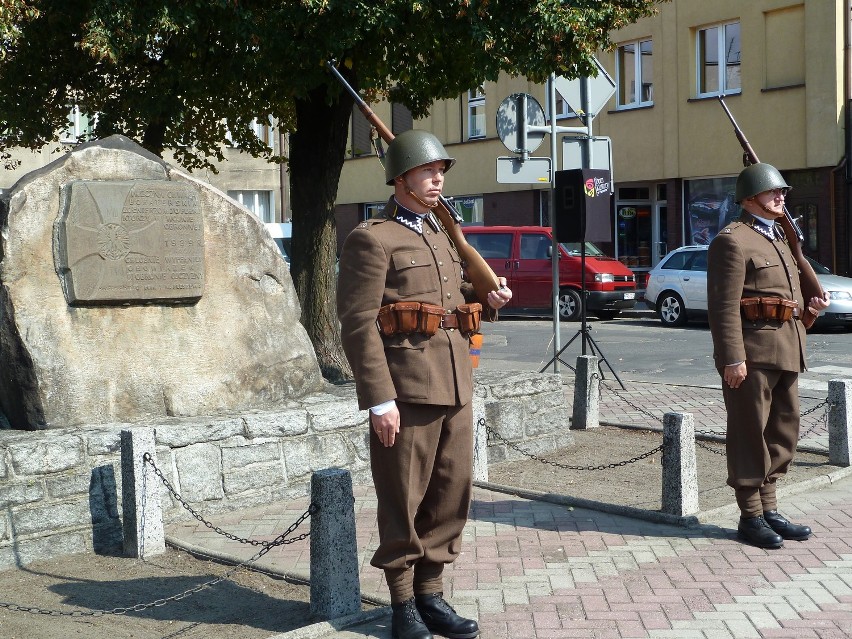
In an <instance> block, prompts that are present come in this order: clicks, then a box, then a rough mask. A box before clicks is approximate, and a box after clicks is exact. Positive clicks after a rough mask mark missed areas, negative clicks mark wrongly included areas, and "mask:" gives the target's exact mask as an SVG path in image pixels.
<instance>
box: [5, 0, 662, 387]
mask: <svg viewBox="0 0 852 639" xmlns="http://www.w3.org/2000/svg"><path fill="white" fill-rule="evenodd" d="M662 1H665V0H0V45H2V46H0V92H2V94H0V160H3V159H5V160H7V161H8V160H9V158H10V154H9V150H10V149H11V148H12V147H16V146H17V147H28V148H33V149H38V148H40V147H42V146H44V145H46V144H48V143H50V142H52V141H55V140H57V138H58V136H59V134H60V132H61V131H62V130H63V129H64V128H65V126H66V124H67V120H66V118H67V116H68V113H69V110H70V107H71V106H72V105H77V106H78V107H79V108H80V110H81V111H82V112H84V113H86V114H89V115H90V116H92V115H96V120H95V122H96V126H95V131H94V136H95V137H97V138H103V137H106V136H109V135H112V134H115V133H120V134H123V135H125V136H127V137H129V138H131V139H134V140H136V141H137V142H139V143H140V144H141V145H142V146H144V147H145V148H146V149H148V150H149V151H151V152H153V153H156V154H158V155H161V154H162V153H163V151H164V149H169V150H171V152H172V153H174V155H175V157H176V160H177V161H178V162H179V163H180V164H181V165H183V166H184V167H185V168H187V169H190V170H192V169H197V168H205V169H208V170H212V171H215V170H216V167H215V161H217V160H218V161H221V160H222V159H223V158H224V154H223V149H224V148H225V146H226V145H227V144H229V143H230V142H229V139H228V135H230V140H231V141H233V143H234V144H236V145H237V146H239V147H240V148H241V149H242V150H243V151H245V152H248V153H251V154H252V155H253V156H255V157H263V158H267V159H269V160H270V161H275V162H287V165H288V168H289V171H290V176H291V202H292V217H293V224H294V226H293V256H292V257H293V261H292V271H291V273H292V276H293V280H294V282H295V285H296V291H297V293H298V295H299V299H300V301H301V303H302V323H303V324H304V325H305V327H306V329H307V331H308V334H309V335H310V336H311V339H312V341H313V343H314V346H315V349H316V352H317V357H318V359H319V360H320V366H321V368H322V370H323V372H324V373H325V374H326V375H327V376H328V377H329V378H330V379H339V378H341V377H343V376H345V375H346V373H347V366H346V362H345V358H343V356H342V353H341V350H340V348H339V343H337V342H336V339H337V321H336V316H335V313H334V305H333V299H334V295H333V290H334V278H333V268H334V252H335V248H336V241H335V224H334V201H335V199H336V195H337V182H338V180H339V177H340V172H341V168H342V165H343V159H344V153H345V149H346V141H347V124H348V122H349V118H350V114H351V110H352V98H351V97H350V96H349V95H348V94H346V93H345V92H344V91H343V89H342V88H341V87H340V86H339V84H338V83H337V82H336V80H334V79H333V78H332V77H331V76H330V74H329V73H328V71H327V69H326V66H325V63H326V61H328V60H336V61H337V63H338V64H339V67H340V69H341V71H342V73H343V74H344V75H345V76H346V77H347V79H348V80H349V82H350V84H352V86H353V87H355V88H356V90H359V91H360V92H361V93H362V95H364V97H365V98H366V99H367V100H368V101H374V100H377V99H380V98H386V99H389V100H392V101H394V102H401V103H403V104H405V105H406V106H407V107H408V108H409V109H410V110H411V112H412V113H413V115H414V116H415V117H419V116H424V115H426V114H427V113H428V111H429V108H430V106H431V104H432V103H433V102H434V101H435V100H437V99H443V98H455V97H458V96H459V95H460V94H461V93H463V92H464V91H466V90H467V89H469V88H471V87H476V86H479V85H481V84H482V83H483V82H485V81H488V80H496V79H497V77H498V75H499V74H500V72H501V71H502V72H506V73H508V74H510V75H515V76H521V75H522V76H527V77H528V78H530V79H531V80H533V81H536V82H541V81H543V80H545V79H546V78H547V76H548V75H549V74H550V73H552V72H556V73H558V74H560V75H564V76H568V77H578V76H582V75H586V74H589V73H594V72H595V67H594V66H593V63H592V55H593V54H594V52H595V51H597V50H598V49H600V48H606V47H608V46H610V41H609V33H610V31H612V30H613V29H617V28H619V27H621V26H624V25H625V24H627V23H630V22H633V21H635V20H637V19H638V18H640V17H643V16H646V15H650V14H651V13H652V12H653V11H654V10H655V7H656V5H657V4H659V3H660V2H662ZM270 119H271V120H273V121H275V122H276V123H277V124H278V126H279V129H280V130H281V131H284V132H290V133H291V136H290V157H287V158H285V157H283V156H280V155H278V156H276V155H275V154H274V151H273V149H272V148H270V147H268V146H267V145H266V144H265V143H264V142H262V141H261V140H259V139H258V138H257V137H256V136H255V134H254V131H253V129H252V126H251V125H252V122H253V121H255V120H257V121H261V122H266V121H269V120H270Z"/></svg>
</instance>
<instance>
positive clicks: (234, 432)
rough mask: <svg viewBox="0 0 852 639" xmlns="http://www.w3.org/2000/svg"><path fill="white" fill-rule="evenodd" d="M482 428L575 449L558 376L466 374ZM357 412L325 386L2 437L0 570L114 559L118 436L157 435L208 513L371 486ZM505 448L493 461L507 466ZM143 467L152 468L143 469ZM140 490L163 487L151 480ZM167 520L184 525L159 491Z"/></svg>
mask: <svg viewBox="0 0 852 639" xmlns="http://www.w3.org/2000/svg"><path fill="white" fill-rule="evenodd" d="M475 392H476V394H477V397H479V398H480V399H482V400H483V401H484V404H485V414H486V420H487V423H488V425H489V426H491V427H493V428H494V429H495V431H496V432H498V433H499V434H500V435H501V437H504V438H506V439H508V440H510V441H512V442H513V443H517V444H519V445H521V446H523V448H524V449H525V450H529V451H530V452H534V453H542V452H547V451H550V450H554V449H556V448H559V447H564V446H568V445H570V444H571V443H573V438H572V435H571V433H570V431H569V416H570V412H571V411H570V406H569V404H568V403H567V401H566V399H565V396H564V386H563V384H562V380H561V376H559V375H555V374H547V373H546V374H536V373H509V374H507V373H506V372H505V371H504V372H500V373H488V374H485V373H482V372H480V371H477V374H476V391H475ZM366 419H367V415H366V413H365V412H363V411H359V410H358V408H357V403H356V401H355V393H354V386H352V385H346V386H340V387H328V390H327V392H322V393H316V394H313V395H310V396H308V397H306V398H304V399H303V400H300V401H299V402H291V403H289V404H286V405H283V406H282V407H281V409H279V410H275V411H256V412H246V413H243V414H241V415H239V416H231V417H210V418H199V417H193V418H168V419H158V420H156V421H152V422H151V423H149V424H139V423H134V424H132V425H131V424H110V425H100V426H95V427H90V428H68V429H54V430H50V431H38V432H22V431H9V430H6V431H0V569H3V568H9V567H13V566H20V565H25V564H27V563H30V562H33V561H35V560H38V559H46V558H49V557H53V556H59V555H64V554H70V553H79V552H98V553H108V552H115V553H118V552H121V539H122V538H121V535H122V527H121V519H120V513H121V466H120V463H121V462H120V460H121V451H120V435H121V431H122V430H125V429H128V428H130V427H131V426H133V427H136V428H138V427H140V426H148V427H151V428H153V429H154V430H155V442H156V454H157V460H156V464H157V468H158V469H159V470H160V471H161V472H162V474H163V476H164V477H165V478H166V479H167V480H168V481H169V483H170V484H171V485H172V486H173V487H174V489H175V490H176V491H177V492H178V494H180V495H181V497H182V498H183V499H184V500H185V501H186V502H187V503H188V504H189V505H191V506H192V508H194V509H196V510H197V511H198V512H199V513H200V514H201V515H202V516H204V517H205V518H208V515H212V516H213V517H209V519H210V520H211V521H212V522H213V523H215V514H216V513H219V512H224V511H230V510H233V509H237V508H247V507H251V506H258V505H262V504H266V503H270V502H274V501H280V500H287V499H291V498H293V497H297V496H303V495H306V494H309V492H310V481H311V475H312V473H313V472H314V471H317V470H320V469H323V468H331V467H338V468H346V469H347V470H349V471H350V472H351V474H352V479H353V482H354V483H356V484H368V483H370V482H371V477H370V465H369V448H368V445H367V442H368V440H367V433H368V430H367V427H366ZM519 456H520V454H519V453H517V452H515V451H512V450H511V449H509V448H507V447H506V446H505V445H504V444H497V443H492V444H491V445H489V448H488V459H489V461H491V462H494V461H503V460H506V459H515V458H518V457H519ZM149 468H150V467H149ZM148 480H150V481H158V482H159V481H161V480H160V479H158V478H157V477H156V476H155V475H154V474H153V473H151V474H150V475H149V476H148ZM162 495H163V497H162V508H163V513H164V517H165V519H166V522H167V523H168V522H172V521H178V520H181V519H187V518H189V517H191V515H190V513H189V512H188V511H187V510H186V509H185V508H183V507H182V506H181V505H180V503H179V502H177V501H176V500H175V499H174V498H172V497H171V496H170V495H169V494H168V493H167V491H165V490H163V491H162Z"/></svg>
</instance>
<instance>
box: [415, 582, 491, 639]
mask: <svg viewBox="0 0 852 639" xmlns="http://www.w3.org/2000/svg"><path fill="white" fill-rule="evenodd" d="M443 594H444V593H441V592H436V593H432V594H431V595H415V596H414V600H415V601H416V602H417V610H419V611H420V615H421V616H422V617H423V622H424V623H425V624H426V627H427V628H429V630H431V631H432V632H434V633H437V634H439V635H443V636H444V637H447V639H473V638H474V637H477V636H479V624H477V623H476V622H475V621H474V620H473V619H465V618H464V617H460V616H459V615H458V614H456V611H455V610H453V607H452V606H451V605H450V604H448V603H447V602H446V601H444V597H443Z"/></svg>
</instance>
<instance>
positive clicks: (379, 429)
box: [370, 406, 399, 448]
mask: <svg viewBox="0 0 852 639" xmlns="http://www.w3.org/2000/svg"><path fill="white" fill-rule="evenodd" d="M370 426H371V427H372V429H373V431H375V433H376V435H377V436H378V438H379V441H380V442H382V444H384V445H385V447H386V448H390V447H391V446H393V445H394V442H395V441H396V434H397V433H398V432H399V409H398V408H397V407H396V406H394V407H393V408H391V409H390V410H389V411H388V412H386V413H385V414H384V415H374V414H373V413H370Z"/></svg>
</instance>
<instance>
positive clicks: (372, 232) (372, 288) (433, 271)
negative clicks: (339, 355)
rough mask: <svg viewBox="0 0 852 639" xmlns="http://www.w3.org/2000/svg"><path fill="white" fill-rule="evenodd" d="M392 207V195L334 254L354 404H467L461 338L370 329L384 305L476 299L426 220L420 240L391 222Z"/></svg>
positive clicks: (467, 369) (469, 387) (469, 377)
mask: <svg viewBox="0 0 852 639" xmlns="http://www.w3.org/2000/svg"><path fill="white" fill-rule="evenodd" d="M395 206H396V202H395V200H394V198H393V197H392V198H391V199H390V200H389V201H388V204H387V206H386V207H385V209H384V211H383V212H382V215H381V216H379V217H377V218H373V219H371V220H368V221H366V222H362V223H361V224H359V225H358V226H357V227H356V228H355V229H354V230H353V231H352V232H351V233H350V234H349V236H348V237H347V238H346V241H345V243H344V245H343V250H342V252H341V254H340V274H339V279H338V284H337V312H338V317H339V319H340V325H341V336H342V339H343V350H344V351H345V352H346V357H347V359H348V360H349V364H350V365H351V366H352V371H353V373H354V375H355V386H356V391H357V395H358V405H359V407H360V408H361V409H367V408H371V407H373V406H377V405H379V404H381V403H383V402H386V401H389V400H391V399H397V400H400V401H404V402H410V403H414V404H436V405H442V406H455V405H463V404H466V403H468V402H469V401H470V400H471V397H472V393H473V371H472V367H471V362H470V356H469V343H468V339H467V338H466V337H465V336H463V335H462V334H461V333H459V332H458V331H457V330H443V329H438V332H437V333H436V334H435V335H433V336H432V337H426V336H425V335H422V334H419V333H411V334H407V335H403V334H399V335H393V336H390V337H385V336H383V335H382V334H381V333H380V332H379V330H378V328H377V326H376V317H377V315H378V313H379V309H380V308H381V307H382V306H384V305H385V304H391V303H393V302H399V301H416V302H427V303H429V304H437V305H440V306H443V307H444V308H446V309H449V310H453V309H455V308H456V306H458V305H459V304H464V303H465V302H466V301H475V298H474V294H473V287H472V286H471V285H470V284H468V283H466V282H463V280H462V263H461V258H459V256H458V253H456V251H455V249H454V248H453V247H452V245H451V243H450V241H449V238H448V237H447V236H446V235H445V234H444V233H443V231H437V232H436V231H435V229H434V228H433V227H432V226H431V225H430V224H428V223H426V221H425V220H424V223H423V235H418V234H417V232H415V231H413V230H411V229H410V228H408V227H406V226H404V225H403V224H400V223H399V222H397V221H395V220H393V219H392V217H391V216H392V215H393V211H394V207H395Z"/></svg>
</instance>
